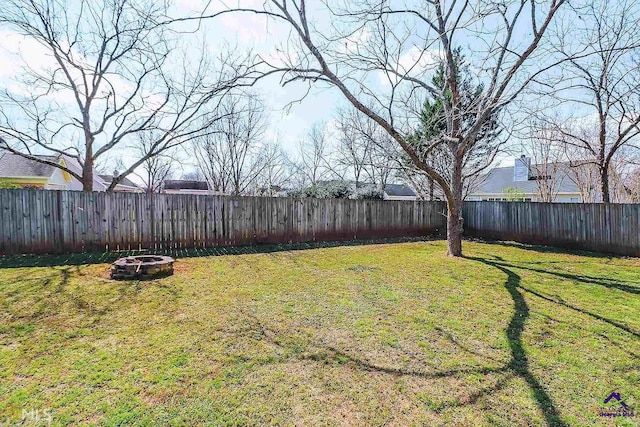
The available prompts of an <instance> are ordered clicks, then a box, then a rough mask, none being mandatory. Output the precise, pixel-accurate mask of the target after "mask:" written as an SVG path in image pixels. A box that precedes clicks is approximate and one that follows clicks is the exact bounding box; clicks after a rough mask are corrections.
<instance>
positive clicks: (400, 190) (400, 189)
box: [317, 179, 416, 196]
mask: <svg viewBox="0 0 640 427" xmlns="http://www.w3.org/2000/svg"><path fill="white" fill-rule="evenodd" d="M338 184H347V185H349V186H351V187H353V188H355V186H356V182H355V181H341V180H338V179H334V180H330V181H318V183H317V185H322V186H324V185H327V186H329V185H338ZM369 187H375V184H372V183H370V182H359V183H358V188H369ZM384 192H385V193H387V194H388V195H389V196H415V195H416V193H415V192H414V191H413V190H412V189H411V187H409V186H408V185H405V184H386V185H385V186H384Z"/></svg>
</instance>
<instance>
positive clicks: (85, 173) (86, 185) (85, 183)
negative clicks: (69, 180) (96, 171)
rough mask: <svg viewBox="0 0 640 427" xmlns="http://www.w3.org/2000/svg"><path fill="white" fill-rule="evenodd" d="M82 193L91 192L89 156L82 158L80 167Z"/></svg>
mask: <svg viewBox="0 0 640 427" xmlns="http://www.w3.org/2000/svg"><path fill="white" fill-rule="evenodd" d="M82 191H89V192H91V191H93V159H92V158H91V156H90V155H86V156H85V158H84V165H83V167H82Z"/></svg>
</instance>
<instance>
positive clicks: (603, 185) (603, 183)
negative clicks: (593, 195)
mask: <svg viewBox="0 0 640 427" xmlns="http://www.w3.org/2000/svg"><path fill="white" fill-rule="evenodd" d="M600 195H601V197H602V202H603V203H611V196H610V195H609V168H608V167H601V168H600Z"/></svg>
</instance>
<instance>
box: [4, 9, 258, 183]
mask: <svg viewBox="0 0 640 427" xmlns="http://www.w3.org/2000/svg"><path fill="white" fill-rule="evenodd" d="M167 7H168V6H167V4H166V3H165V2H154V1H146V0H113V1H105V2H96V1H86V0H81V1H80V2H78V3H77V4H73V5H71V4H68V3H67V2H65V1H62V0H26V1H22V0H20V1H18V0H7V1H6V2H4V3H3V6H2V14H1V15H0V25H1V26H3V27H5V28H8V29H10V30H13V31H15V32H17V33H19V34H21V35H22V36H24V37H26V38H27V39H29V40H33V41H36V42H37V43H38V45H39V46H41V47H42V48H43V49H44V51H45V52H46V56H48V57H50V58H51V64H48V65H46V66H41V67H40V66H36V65H34V64H32V63H30V62H29V59H28V58H27V60H26V64H25V65H24V67H23V68H22V70H21V72H20V73H18V75H17V77H16V81H15V82H14V83H15V84H12V85H10V86H9V85H8V86H7V87H5V88H4V90H3V92H2V94H1V95H0V103H1V104H2V107H3V108H2V109H1V110H0V136H2V137H3V141H4V143H3V144H2V147H1V148H3V149H5V150H8V151H10V152H12V153H15V154H19V155H21V156H23V157H26V158H28V159H31V160H34V161H37V162H41V163H47V164H49V165H51V166H54V167H57V168H60V169H64V170H65V171H66V172H68V173H69V174H71V175H72V176H74V177H75V178H76V179H78V180H79V181H81V182H82V183H83V188H84V190H85V191H91V190H93V174H94V166H95V164H96V162H98V161H99V160H100V159H101V158H103V157H105V155H106V154H107V153H109V152H112V151H114V150H121V149H123V148H124V147H125V146H127V144H133V143H135V142H137V139H136V137H135V136H136V134H138V133H140V132H149V131H152V130H153V131H154V132H153V135H154V138H155V139H154V140H153V141H148V142H149V144H148V145H147V148H148V149H147V150H146V152H144V153H141V156H140V157H139V158H137V159H134V160H132V161H131V162H130V163H129V164H128V167H127V168H126V170H124V171H123V172H122V173H121V174H120V175H119V176H118V177H115V178H114V179H113V181H112V183H111V186H110V187H109V190H112V189H113V188H114V187H115V186H116V185H117V184H118V183H119V182H120V180H121V179H122V178H124V177H125V176H126V175H128V174H129V173H131V172H133V171H134V170H135V169H136V168H138V167H139V166H141V165H142V164H143V163H145V162H146V161H147V160H148V159H149V158H151V157H154V156H157V155H160V154H162V153H163V152H165V151H167V150H171V149H172V148H173V147H175V146H177V145H180V144H183V143H184V142H186V141H188V140H190V139H191V138H193V137H194V135H197V134H198V133H200V132H202V131H203V130H205V129H206V128H208V127H209V123H206V122H203V120H202V118H203V117H204V115H205V114H206V113H207V111H206V110H207V106H208V104H210V103H211V102H213V101H216V100H217V99H219V96H220V95H222V94H223V93H224V92H225V91H226V90H227V89H228V88H229V87H230V86H233V85H235V83H236V82H237V79H236V77H237V76H238V75H239V74H242V73H243V72H244V71H246V68H243V66H242V64H241V61H244V59H246V58H241V59H239V60H238V61H236V60H235V59H234V57H233V56H230V55H229V54H228V53H227V54H221V55H220V62H219V63H218V64H216V68H217V69H215V73H214V64H213V63H212V62H211V61H210V60H209V59H208V58H207V57H206V55H204V54H203V55H198V56H196V53H195V52H196V51H197V49H194V48H193V46H191V47H190V49H188V50H187V49H179V47H180V45H179V44H178V40H177V38H176V37H175V33H173V32H170V31H169V30H168V28H167V26H166V25H161V24H159V23H158V22H159V20H160V19H161V18H162V17H164V16H166V13H167ZM185 63H189V64H190V66H189V67H184V66H182V64H185ZM208 117H210V118H211V119H212V120H214V119H215V118H216V116H215V115H209V116H208ZM138 152H139V150H138ZM39 153H47V154H54V155H63V156H69V157H71V158H74V159H76V160H77V161H78V163H79V164H80V165H81V167H82V172H81V173H77V172H76V171H74V170H71V169H69V168H66V167H64V166H62V165H60V164H58V163H57V162H53V161H49V160H44V159H43V158H42V157H40V156H37V154H39Z"/></svg>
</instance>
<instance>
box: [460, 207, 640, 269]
mask: <svg viewBox="0 0 640 427" xmlns="http://www.w3.org/2000/svg"><path fill="white" fill-rule="evenodd" d="M463 217H464V226H465V234H466V235H468V236H475V237H484V238H490V239H497V240H513V241H516V242H523V243H534V244H543V245H550V246H560V247H565V248H572V249H584V250H592V251H599V252H608V253H614V254H619V255H631V256H640V205H637V204H636V205H631V204H591V203H590V204H578V203H524V202H465V203H464V208H463Z"/></svg>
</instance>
